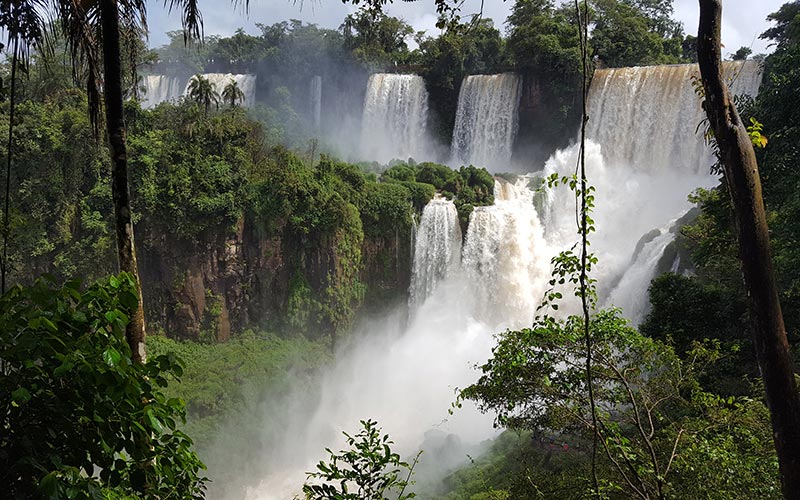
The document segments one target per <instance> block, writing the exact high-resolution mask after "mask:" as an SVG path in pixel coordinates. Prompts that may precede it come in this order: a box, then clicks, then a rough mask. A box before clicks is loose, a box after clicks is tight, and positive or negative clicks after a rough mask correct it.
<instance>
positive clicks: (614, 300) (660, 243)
mask: <svg viewBox="0 0 800 500" xmlns="http://www.w3.org/2000/svg"><path fill="white" fill-rule="evenodd" d="M681 215H683V214H681ZM677 220H678V219H673V220H672V221H670V222H669V223H668V224H667V225H665V226H664V227H661V228H659V229H656V230H653V231H652V232H651V233H648V234H646V235H645V236H644V237H643V239H641V240H640V242H639V243H638V244H637V247H636V249H635V250H634V253H633V256H632V257H631V260H630V264H629V265H628V269H627V270H626V271H625V273H624V274H623V275H622V276H621V278H620V281H619V283H617V285H616V286H615V287H614V288H613V289H612V290H611V292H610V293H609V294H608V298H607V299H606V302H607V303H608V304H609V305H612V304H619V305H624V308H625V309H624V313H625V317H627V318H628V319H630V320H631V322H633V324H635V325H638V324H639V323H641V322H642V320H644V318H645V315H646V314H647V312H648V311H649V309H650V303H649V302H648V300H647V287H648V286H649V283H650V281H652V280H653V278H655V277H656V273H657V272H658V270H657V267H658V264H659V262H660V261H661V258H662V256H663V255H664V250H666V248H667V246H669V244H670V243H672V241H673V240H674V239H675V234H674V231H675V229H676V228H675V224H676V222H677ZM642 287H644V288H642Z"/></svg>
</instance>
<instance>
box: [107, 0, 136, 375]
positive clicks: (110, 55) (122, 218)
mask: <svg viewBox="0 0 800 500" xmlns="http://www.w3.org/2000/svg"><path fill="white" fill-rule="evenodd" d="M100 15H101V17H102V25H103V94H104V97H105V99H104V100H105V108H106V128H107V131H108V143H109V146H110V148H111V192H112V194H113V198H114V228H115V231H116V236H117V258H118V260H119V269H120V271H124V272H126V273H130V274H131V275H133V277H134V278H135V279H136V284H137V287H138V293H139V307H138V308H137V309H136V311H135V312H134V313H133V315H132V317H131V319H130V322H129V323H128V329H127V331H126V337H127V340H128V344H129V345H130V346H131V351H132V355H133V361H134V362H135V363H143V362H144V361H145V347H144V339H145V329H144V309H143V307H142V287H141V281H140V280H139V270H138V266H137V264H136V247H135V246H134V242H133V222H132V221H131V203H130V190H129V188H128V153H127V147H126V145H125V119H124V114H123V107H122V62H121V60H122V52H121V50H120V34H119V9H118V7H117V1H116V0H101V4H100Z"/></svg>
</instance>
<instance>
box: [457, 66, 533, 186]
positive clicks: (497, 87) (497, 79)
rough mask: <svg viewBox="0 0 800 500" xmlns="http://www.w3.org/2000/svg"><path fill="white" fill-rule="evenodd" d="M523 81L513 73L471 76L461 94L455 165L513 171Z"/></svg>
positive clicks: (462, 86) (459, 96)
mask: <svg viewBox="0 0 800 500" xmlns="http://www.w3.org/2000/svg"><path fill="white" fill-rule="evenodd" d="M521 94H522V79H521V78H520V77H519V75H516V74H514V73H502V74H499V75H471V76H468V77H466V78H465V79H464V81H463V83H462V84H461V91H460V92H459V94H458V110H457V111H456V121H455V126H454V128H453V142H452V146H451V152H450V154H451V156H452V160H451V161H452V162H453V163H454V164H458V165H475V166H479V167H486V168H488V169H490V170H492V171H510V170H511V167H510V164H511V152H512V148H513V146H514V139H515V138H516V136H517V128H518V117H517V114H518V111H519V100H520V95H521Z"/></svg>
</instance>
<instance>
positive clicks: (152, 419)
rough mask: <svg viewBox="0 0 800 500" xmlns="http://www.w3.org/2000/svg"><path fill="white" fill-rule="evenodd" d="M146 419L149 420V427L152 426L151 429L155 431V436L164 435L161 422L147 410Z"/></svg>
mask: <svg viewBox="0 0 800 500" xmlns="http://www.w3.org/2000/svg"><path fill="white" fill-rule="evenodd" d="M147 418H148V420H150V425H152V426H153V429H154V430H155V431H156V433H157V434H163V433H164V426H163V425H162V424H161V421H160V420H159V419H158V417H156V416H155V415H153V411H152V410H150V409H149V408H148V410H147Z"/></svg>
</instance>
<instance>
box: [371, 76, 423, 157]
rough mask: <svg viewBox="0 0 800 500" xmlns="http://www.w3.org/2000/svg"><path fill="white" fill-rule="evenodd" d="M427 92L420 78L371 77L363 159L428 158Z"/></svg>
mask: <svg viewBox="0 0 800 500" xmlns="http://www.w3.org/2000/svg"><path fill="white" fill-rule="evenodd" d="M427 121H428V91H427V90H426V89H425V80H423V79H422V77H420V76H417V75H396V74H389V73H375V74H373V75H371V76H370V77H369V82H368V83H367V94H366V96H365V97H364V112H363V115H362V120H361V154H362V156H363V158H366V159H369V160H377V161H380V162H388V161H389V160H392V159H394V158H398V159H403V160H405V159H407V158H408V157H416V158H423V157H425V155H427V150H428V141H427V133H426V128H427Z"/></svg>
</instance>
